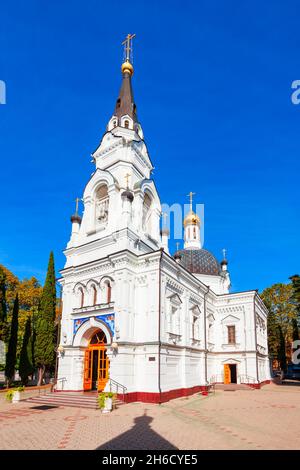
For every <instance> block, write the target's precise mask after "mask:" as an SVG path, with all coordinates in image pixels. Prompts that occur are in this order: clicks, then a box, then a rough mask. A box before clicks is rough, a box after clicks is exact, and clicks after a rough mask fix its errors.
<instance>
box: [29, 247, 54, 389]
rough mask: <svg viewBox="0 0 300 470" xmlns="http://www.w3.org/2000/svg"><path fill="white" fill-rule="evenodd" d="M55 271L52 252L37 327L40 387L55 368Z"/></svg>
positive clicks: (36, 338)
mask: <svg viewBox="0 0 300 470" xmlns="http://www.w3.org/2000/svg"><path fill="white" fill-rule="evenodd" d="M55 306H56V288H55V269H54V257H53V252H52V251H51V253H50V257H49V263H48V270H47V276H46V281H45V285H44V288H43V292H42V296H41V300H40V306H39V310H38V314H37V320H36V325H35V343H34V359H35V365H36V366H37V367H38V372H39V374H38V385H41V384H42V382H43V378H44V374H45V371H46V370H47V369H48V370H49V369H52V368H53V367H54V366H55V347H56V327H55V323H54V322H55Z"/></svg>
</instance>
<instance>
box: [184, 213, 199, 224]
mask: <svg viewBox="0 0 300 470" xmlns="http://www.w3.org/2000/svg"><path fill="white" fill-rule="evenodd" d="M183 225H184V227H186V226H187V225H199V226H200V218H199V217H198V215H197V214H195V212H194V211H190V212H189V213H188V214H187V216H186V217H185V218H184V221H183Z"/></svg>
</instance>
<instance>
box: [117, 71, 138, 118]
mask: <svg viewBox="0 0 300 470" xmlns="http://www.w3.org/2000/svg"><path fill="white" fill-rule="evenodd" d="M126 114H128V116H130V117H131V118H132V120H133V121H134V122H137V114H136V105H135V103H134V98H133V91H132V85H131V75H130V73H128V72H125V73H123V79H122V84H121V89H120V93H119V97H118V99H117V102H116V107H115V111H114V116H117V117H118V119H120V118H121V117H122V116H125V115H126Z"/></svg>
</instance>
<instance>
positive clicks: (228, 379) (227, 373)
mask: <svg viewBox="0 0 300 470" xmlns="http://www.w3.org/2000/svg"><path fill="white" fill-rule="evenodd" d="M230 383H231V373H230V366H229V364H224V384H230Z"/></svg>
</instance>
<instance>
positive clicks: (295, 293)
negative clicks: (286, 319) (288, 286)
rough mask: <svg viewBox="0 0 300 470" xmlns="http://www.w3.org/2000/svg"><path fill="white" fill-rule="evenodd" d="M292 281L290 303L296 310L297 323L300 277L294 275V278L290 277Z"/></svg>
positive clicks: (299, 306)
mask: <svg viewBox="0 0 300 470" xmlns="http://www.w3.org/2000/svg"><path fill="white" fill-rule="evenodd" d="M290 280H291V281H292V297H291V301H292V303H293V304H294V305H295V308H296V310H297V316H298V321H299V320H300V276H299V275H298V274H294V276H291V277H290Z"/></svg>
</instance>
